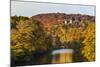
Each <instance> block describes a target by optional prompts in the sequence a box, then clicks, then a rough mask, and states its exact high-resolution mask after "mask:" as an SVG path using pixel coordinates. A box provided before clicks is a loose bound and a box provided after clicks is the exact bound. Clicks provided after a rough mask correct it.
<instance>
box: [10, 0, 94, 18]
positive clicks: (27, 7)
mask: <svg viewBox="0 0 100 67" xmlns="http://www.w3.org/2000/svg"><path fill="white" fill-rule="evenodd" d="M58 12H59V13H66V14H86V15H92V16H95V7H94V6H86V5H84V6H83V5H71V4H54V3H39V2H22V1H11V16H14V15H17V16H28V17H31V16H33V15H37V14H42V13H58Z"/></svg>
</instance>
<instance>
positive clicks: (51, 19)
mask: <svg viewBox="0 0 100 67" xmlns="http://www.w3.org/2000/svg"><path fill="white" fill-rule="evenodd" d="M31 18H32V19H36V20H38V21H40V22H42V23H43V24H46V25H48V24H59V23H62V22H64V21H65V20H66V21H70V20H72V23H75V22H77V23H79V22H80V21H82V20H88V21H90V22H95V16H89V15H81V14H65V13H47V14H38V15H35V16H32V17H31Z"/></svg>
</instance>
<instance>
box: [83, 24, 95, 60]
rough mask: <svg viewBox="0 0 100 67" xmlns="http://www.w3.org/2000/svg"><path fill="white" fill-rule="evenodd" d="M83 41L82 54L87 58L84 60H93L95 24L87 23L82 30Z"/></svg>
mask: <svg viewBox="0 0 100 67" xmlns="http://www.w3.org/2000/svg"><path fill="white" fill-rule="evenodd" d="M83 35H84V37H85V38H84V41H83V45H82V46H83V48H82V55H83V56H84V58H86V59H87V60H85V61H94V60H95V24H94V23H92V22H91V23H89V24H88V26H87V27H86V30H85V31H84V34H83Z"/></svg>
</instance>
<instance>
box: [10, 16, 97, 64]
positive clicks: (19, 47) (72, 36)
mask: <svg viewBox="0 0 100 67" xmlns="http://www.w3.org/2000/svg"><path fill="white" fill-rule="evenodd" d="M73 24H74V23H70V24H66V23H61V24H50V26H48V27H45V26H44V24H42V23H41V21H38V20H36V19H32V18H28V17H23V16H12V17H11V60H12V65H13V64H14V63H16V62H24V63H29V64H31V62H32V60H34V59H32V55H33V54H34V53H36V52H46V51H52V50H54V49H61V48H65V49H67V48H70V49H73V50H74V55H73V62H81V61H94V60H95V22H92V21H91V22H90V21H88V20H86V19H85V20H80V22H79V24H80V26H79V27H77V25H73Z"/></svg>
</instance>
